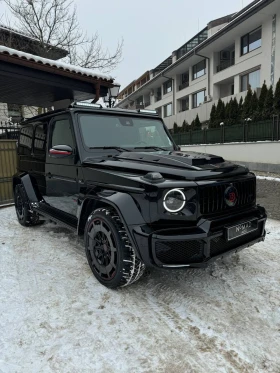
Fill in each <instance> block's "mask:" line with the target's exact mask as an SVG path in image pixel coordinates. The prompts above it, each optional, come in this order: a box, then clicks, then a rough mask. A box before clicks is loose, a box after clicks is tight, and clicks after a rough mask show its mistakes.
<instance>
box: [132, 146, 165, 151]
mask: <svg viewBox="0 0 280 373" xmlns="http://www.w3.org/2000/svg"><path fill="white" fill-rule="evenodd" d="M133 149H155V150H164V151H167V149H165V148H161V147H160V146H136V147H135V148H133Z"/></svg>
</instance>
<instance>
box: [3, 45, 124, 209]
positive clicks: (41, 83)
mask: <svg viewBox="0 0 280 373" xmlns="http://www.w3.org/2000/svg"><path fill="white" fill-rule="evenodd" d="M114 85H117V84H116V83H115V84H114V80H113V78H112V77H110V76H105V75H102V74H97V73H96V72H94V71H93V70H90V69H85V68H81V67H78V66H73V65H69V64H65V63H63V62H60V61H55V60H50V59H46V58H42V57H38V56H35V55H32V54H29V53H24V52H21V51H18V50H15V49H11V48H8V47H4V46H0V102H4V103H7V104H19V105H27V106H37V107H42V108H49V107H54V108H55V109H60V108H63V107H67V106H69V104H70V103H71V102H73V101H83V100H88V99H91V100H93V102H96V101H97V100H98V99H99V98H100V97H104V96H106V95H107V92H108V89H109V88H111V87H113V86H114ZM2 131H3V130H1V129H0V132H1V133H2ZM15 172H16V153H15V140H1V141H0V206H1V205H4V204H8V203H11V202H12V201H13V194H12V176H13V174H14V173H15Z"/></svg>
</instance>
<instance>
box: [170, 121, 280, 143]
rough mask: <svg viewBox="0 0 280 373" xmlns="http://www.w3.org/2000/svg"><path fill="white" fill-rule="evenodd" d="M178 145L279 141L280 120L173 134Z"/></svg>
mask: <svg viewBox="0 0 280 373" xmlns="http://www.w3.org/2000/svg"><path fill="white" fill-rule="evenodd" d="M172 136H173V139H174V141H175V142H176V144H177V145H194V144H218V143H229V142H253V141H267V140H268V141H278V140H280V121H279V117H278V116H275V117H274V118H273V120H269V121H263V122H255V123H253V122H244V123H243V124H237V125H233V126H224V125H222V126H220V128H209V129H204V130H200V131H189V132H185V133H176V134H173V135H172Z"/></svg>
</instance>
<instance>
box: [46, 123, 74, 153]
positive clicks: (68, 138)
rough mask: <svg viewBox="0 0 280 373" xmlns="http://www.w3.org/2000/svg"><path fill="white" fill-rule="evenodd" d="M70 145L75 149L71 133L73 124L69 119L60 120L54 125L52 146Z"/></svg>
mask: <svg viewBox="0 0 280 373" xmlns="http://www.w3.org/2000/svg"><path fill="white" fill-rule="evenodd" d="M55 145H69V146H71V147H72V148H73V147H74V140H73V135H72V131H71V123H70V120H69V119H68V118H63V119H58V120H56V121H55V122H54V123H53V125H52V138H51V146H55Z"/></svg>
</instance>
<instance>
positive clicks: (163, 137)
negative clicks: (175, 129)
mask: <svg viewBox="0 0 280 373" xmlns="http://www.w3.org/2000/svg"><path fill="white" fill-rule="evenodd" d="M79 119H80V127H81V132H82V136H83V141H84V143H85V145H86V146H87V147H88V148H94V147H103V146H120V147H124V148H133V147H137V146H148V145H155V146H160V147H168V148H171V147H172V144H171V141H170V140H169V138H168V136H167V134H166V132H165V130H164V127H163V124H162V122H161V121H159V120H156V119H152V120H151V119H149V118H132V117H121V116H120V117H117V116H111V115H96V114H94V115H93V114H81V115H80V116H79Z"/></svg>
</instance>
